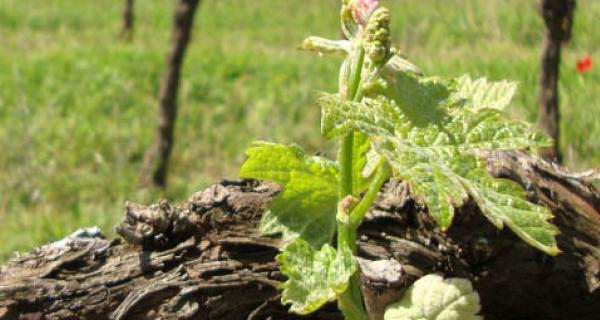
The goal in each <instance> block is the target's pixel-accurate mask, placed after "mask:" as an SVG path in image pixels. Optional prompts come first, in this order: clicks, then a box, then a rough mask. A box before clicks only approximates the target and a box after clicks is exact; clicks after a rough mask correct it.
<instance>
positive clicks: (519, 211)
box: [319, 73, 559, 254]
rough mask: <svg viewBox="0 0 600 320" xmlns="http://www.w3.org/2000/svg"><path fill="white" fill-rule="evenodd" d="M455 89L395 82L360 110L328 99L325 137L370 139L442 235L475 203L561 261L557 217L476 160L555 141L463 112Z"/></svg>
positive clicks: (380, 86) (441, 83) (497, 117)
mask: <svg viewBox="0 0 600 320" xmlns="http://www.w3.org/2000/svg"><path fill="white" fill-rule="evenodd" d="M411 78H412V79H411ZM443 87H445V89H444V88H443ZM455 87H456V83H455V82H454V81H451V80H442V79H439V78H416V77H413V76H411V75H409V74H404V73H402V74H400V75H399V76H398V78H396V79H394V81H393V82H392V81H385V82H384V81H379V83H376V84H374V85H373V86H371V88H370V89H371V90H370V91H369V92H370V96H368V97H365V98H363V100H362V101H361V102H358V103H357V102H350V101H343V100H341V99H340V98H339V97H338V96H337V95H330V94H321V96H320V98H319V102H320V104H321V107H322V122H321V125H322V131H323V134H324V135H325V136H326V137H334V136H338V135H341V134H344V133H347V132H350V131H355V130H358V131H361V132H362V133H364V134H366V135H367V136H368V137H369V138H370V139H371V143H372V147H373V148H374V149H375V150H376V151H377V152H378V153H379V154H380V155H382V156H383V157H384V158H385V159H387V161H388V162H389V163H390V165H391V166H392V168H393V169H394V171H395V176H396V177H400V178H402V179H405V180H407V181H408V182H409V183H410V185H411V188H412V190H413V192H414V194H415V195H416V196H418V197H420V198H421V199H423V201H424V202H425V204H426V205H427V207H428V209H429V212H430V214H431V215H432V216H433V218H434V219H435V220H436V222H437V223H438V225H439V226H440V227H441V228H442V229H447V228H448V227H450V225H451V223H452V219H453V217H454V208H455V207H458V206H460V205H462V204H463V203H464V201H465V199H466V198H467V197H468V196H469V195H470V196H471V197H472V198H473V199H474V200H475V201H476V202H477V203H478V205H479V206H480V208H481V210H482V211H483V213H484V214H485V216H486V217H487V218H488V219H489V220H490V221H491V222H492V223H494V225H496V226H497V227H498V228H501V227H502V226H503V225H507V226H508V227H509V228H510V229H511V230H513V232H515V233H516V234H517V235H518V236H519V237H521V238H522V239H523V240H524V241H526V242H527V243H529V244H530V245H532V246H534V247H536V248H538V249H540V250H543V251H545V252H546V253H548V254H557V253H558V252H559V250H558V248H557V247H556V241H555V239H554V235H556V234H557V233H558V230H557V228H556V227H555V226H553V225H552V224H551V223H549V222H548V219H550V218H551V213H550V212H549V210H548V209H546V208H543V207H540V206H537V205H534V204H532V203H529V202H527V201H525V200H524V199H523V192H522V190H521V188H520V187H519V186H518V185H516V184H514V183H511V182H507V181H502V180H498V179H494V178H492V177H491V176H490V175H489V174H488V173H487V171H486V170H485V169H484V167H485V163H483V162H482V161H481V160H480V159H479V158H478V157H477V156H475V155H474V154H472V153H473V151H475V150H481V149H486V150H487V149H525V148H531V149H536V148H538V147H541V146H547V145H549V143H550V140H549V139H547V138H546V137H545V136H543V135H541V134H539V133H537V132H535V131H534V130H532V129H531V128H530V126H528V125H527V124H525V123H523V122H520V121H512V120H508V119H505V118H504V117H503V116H502V114H501V112H500V111H499V110H497V109H490V108H485V109H477V108H469V107H464V106H462V105H459V104H457V103H456V101H455V100H454V99H453V97H452V94H453V92H454V90H455ZM403 92H405V94H404V95H402V93H403ZM382 93H385V94H386V96H387V97H395V98H394V99H389V98H387V97H386V96H382V95H380V94H382Z"/></svg>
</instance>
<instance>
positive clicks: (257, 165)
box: [240, 142, 338, 248]
mask: <svg viewBox="0 0 600 320" xmlns="http://www.w3.org/2000/svg"><path fill="white" fill-rule="evenodd" d="M246 154H247V155H248V159H247V160H246V162H245V163H244V164H243V165H242V168H241V170H240V176H241V177H244V178H254V179H262V180H268V181H273V182H277V183H279V184H280V185H281V186H282V188H283V190H282V191H281V193H280V194H279V195H278V196H277V197H276V198H275V199H274V200H273V201H272V202H271V203H270V204H269V211H268V212H266V213H265V214H264V215H263V219H262V221H261V230H262V231H263V232H264V233H267V234H272V233H283V236H284V238H285V239H286V240H290V239H291V238H294V237H296V236H300V237H302V238H303V239H305V240H306V241H308V242H309V243H310V244H311V245H312V246H313V247H314V248H320V247H321V246H322V245H323V244H324V243H327V242H329V241H330V240H331V238H332V236H333V234H334V232H335V209H336V206H337V176H338V169H337V166H336V165H335V163H333V162H331V161H328V160H325V159H323V158H320V157H311V156H308V155H306V154H305V153H304V151H303V150H302V149H301V148H299V147H298V146H295V145H282V144H273V143H265V142H258V143H255V144H254V146H253V147H252V148H250V149H248V150H247V151H246Z"/></svg>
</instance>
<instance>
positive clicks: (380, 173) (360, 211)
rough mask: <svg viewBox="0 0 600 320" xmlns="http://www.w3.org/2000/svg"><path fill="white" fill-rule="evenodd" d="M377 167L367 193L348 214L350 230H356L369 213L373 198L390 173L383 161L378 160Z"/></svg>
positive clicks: (388, 167)
mask: <svg viewBox="0 0 600 320" xmlns="http://www.w3.org/2000/svg"><path fill="white" fill-rule="evenodd" d="M378 167H379V168H378V169H377V172H376V173H375V177H374V178H373V180H372V181H371V184H370V185H369V189H367V192H366V193H365V195H364V196H363V198H362V199H361V200H360V202H359V203H358V205H356V207H355V208H354V210H352V212H351V213H350V223H349V224H350V227H351V228H352V229H355V230H356V229H358V226H359V225H360V223H361V222H362V220H363V218H364V217H365V215H366V214H367V212H368V211H369V208H371V205H373V201H375V198H377V194H378V193H379V190H381V186H382V185H383V183H384V182H385V181H386V180H387V179H388V178H389V177H390V175H391V173H392V172H391V169H390V166H389V165H388V164H387V162H385V160H384V159H381V160H379V164H378Z"/></svg>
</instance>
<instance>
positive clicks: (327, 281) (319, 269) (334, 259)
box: [277, 238, 357, 314]
mask: <svg viewBox="0 0 600 320" xmlns="http://www.w3.org/2000/svg"><path fill="white" fill-rule="evenodd" d="M277 261H278V262H279V263H281V272H282V273H283V274H284V275H285V276H286V277H287V278H288V280H287V281H286V282H285V283H283V284H282V285H281V289H283V293H282V295H281V302H282V303H283V304H291V307H290V311H292V312H295V313H299V314H308V313H311V312H313V311H316V310H317V309H319V308H320V307H321V306H323V304H325V303H327V302H330V301H334V300H335V299H336V296H337V295H338V294H341V293H342V292H344V291H345V290H346V288H347V287H348V280H349V279H350V277H351V276H352V275H353V274H354V272H356V268H357V267H356V261H355V259H354V256H353V255H352V251H350V249H349V248H348V247H347V246H341V247H340V248H338V250H336V249H334V248H332V247H331V246H330V245H329V244H325V245H324V246H323V247H322V248H321V250H319V251H315V250H314V249H313V248H312V247H311V246H310V244H308V243H307V242H306V241H304V240H302V239H301V238H296V239H295V240H294V241H293V242H291V243H290V244H289V245H287V246H286V248H285V250H284V251H283V252H282V253H281V254H279V255H278V256H277Z"/></svg>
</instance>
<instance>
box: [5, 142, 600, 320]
mask: <svg viewBox="0 0 600 320" xmlns="http://www.w3.org/2000/svg"><path fill="white" fill-rule="evenodd" d="M482 155H483V156H484V157H486V158H487V159H488V168H489V171H490V172H491V173H492V174H493V175H495V176H498V177H504V178H509V179H512V180H514V181H517V182H518V183H520V184H522V185H523V186H524V187H525V188H526V190H527V192H528V196H529V198H530V199H531V200H532V201H535V202H538V203H540V204H542V205H544V206H547V207H548V208H550V209H552V211H553V212H554V214H555V219H554V222H555V223H556V225H557V226H558V227H559V228H560V230H561V234H560V235H559V236H558V238H557V241H558V245H559V247H560V249H561V250H562V251H563V253H562V254H560V255H558V256H557V257H550V256H547V255H545V254H543V253H542V252H540V251H538V250H536V249H534V248H532V247H531V246H529V245H527V244H525V243H524V242H523V241H521V240H519V239H518V238H517V237H516V236H515V235H514V234H513V233H512V232H511V231H509V230H508V229H506V228H505V230H502V231H500V230H497V229H496V228H495V227H494V226H493V225H491V224H490V223H489V222H488V221H487V220H486V219H485V218H484V217H483V215H482V214H481V213H480V212H479V210H478V208H477V207H476V205H475V204H474V203H473V202H469V203H467V204H465V205H464V206H463V207H461V208H458V212H457V214H456V218H455V222H454V224H453V226H452V227H451V228H450V229H449V230H448V232H446V233H444V232H441V231H440V230H439V229H438V228H436V226H435V223H434V221H433V220H432V219H431V218H430V217H429V215H428V214H427V213H426V209H425V208H424V206H423V205H421V204H420V203H419V201H417V200H415V199H414V198H412V197H411V194H410V188H409V187H408V185H407V183H405V182H400V181H395V180H391V181H389V182H388V183H387V184H386V185H385V186H384V188H383V189H382V191H381V192H380V194H379V197H378V199H377V201H376V204H375V205H374V207H373V208H372V210H371V211H370V212H369V214H368V217H367V219H366V221H365V222H364V223H363V224H362V225H361V227H360V229H359V237H358V239H359V245H358V255H359V256H360V258H361V259H363V260H361V269H362V270H363V273H362V283H363V289H364V291H365V293H366V300H367V301H375V303H371V304H370V312H371V313H372V314H379V315H381V313H382V309H383V307H384V306H385V305H386V304H387V303H382V301H383V302H385V301H386V299H387V300H390V301H391V300H394V299H396V298H397V297H399V296H400V295H401V294H402V292H403V290H404V289H405V288H407V287H408V286H410V284H411V283H412V282H413V281H414V280H416V279H417V278H418V277H421V276H423V275H425V274H428V273H434V272H436V273H440V274H443V275H444V276H458V277H465V278H469V279H471V281H472V282H473V285H474V287H475V289H476V290H477V291H478V292H479V294H480V296H481V301H482V305H483V314H484V315H485V317H486V319H492V320H493V319H590V320H591V319H597V318H598V314H600V289H599V288H600V193H599V192H598V190H596V189H595V187H594V186H593V185H592V184H591V182H590V180H591V179H592V178H593V177H594V174H592V173H589V174H583V175H574V174H571V173H569V172H566V171H565V170H564V169H563V168H561V167H558V166H556V165H552V164H549V163H547V162H544V161H542V160H539V159H537V158H531V157H529V156H526V155H523V154H520V153H509V152H491V153H485V154H482ZM278 192H279V188H278V187H277V186H276V185H274V184H269V183H263V182H259V181H250V180H243V181H223V182H221V183H219V184H217V185H214V186H212V187H210V188H208V189H206V190H204V191H201V192H198V193H196V194H194V195H193V196H192V197H191V198H190V199H189V200H188V201H186V202H184V203H183V204H181V205H178V206H173V205H170V204H169V203H167V202H164V201H163V202H161V203H159V204H157V205H153V206H148V207H145V206H139V205H133V204H129V205H128V206H127V209H126V212H125V215H124V218H123V221H122V223H121V224H119V226H118V228H117V230H118V232H119V234H121V235H122V236H123V237H124V239H126V240H127V241H129V242H121V241H119V240H114V241H108V240H105V239H103V238H102V237H101V235H100V234H99V233H97V232H91V231H86V232H79V233H78V234H75V235H73V236H72V237H70V238H67V239H64V240H62V241H61V242H58V243H52V244H49V245H46V246H44V247H41V248H38V249H35V250H33V251H31V252H30V253H28V254H26V255H24V256H21V257H15V258H13V259H12V260H11V261H9V262H8V264H7V265H6V266H4V267H2V269H1V271H0V318H2V319H19V318H21V319H295V318H300V317H297V316H294V315H291V314H288V313H287V312H286V310H287V309H286V307H285V306H282V305H280V303H279V298H280V296H279V291H278V290H277V286H278V285H279V284H280V283H281V282H282V281H284V280H285V279H284V277H283V276H282V275H281V273H280V272H279V271H278V265H277V263H276V262H275V261H274V256H275V255H276V254H277V248H278V245H279V241H280V240H279V239H278V238H276V237H265V236H261V235H260V234H259V232H258V231H257V225H258V223H259V221H260V217H261V213H262V212H263V211H264V209H265V208H266V205H267V204H268V202H269V201H270V200H271V199H272V198H273V197H274V196H275V195H276V194H277V193H278ZM380 260H386V261H387V262H382V261H380ZM374 261H375V262H374ZM373 270H376V271H373ZM377 270H379V271H377ZM302 319H341V315H340V314H339V312H338V311H337V309H336V307H335V305H333V304H330V305H327V306H325V307H324V308H323V309H321V310H320V311H319V312H317V313H315V314H313V315H311V316H309V317H306V318H302Z"/></svg>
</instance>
